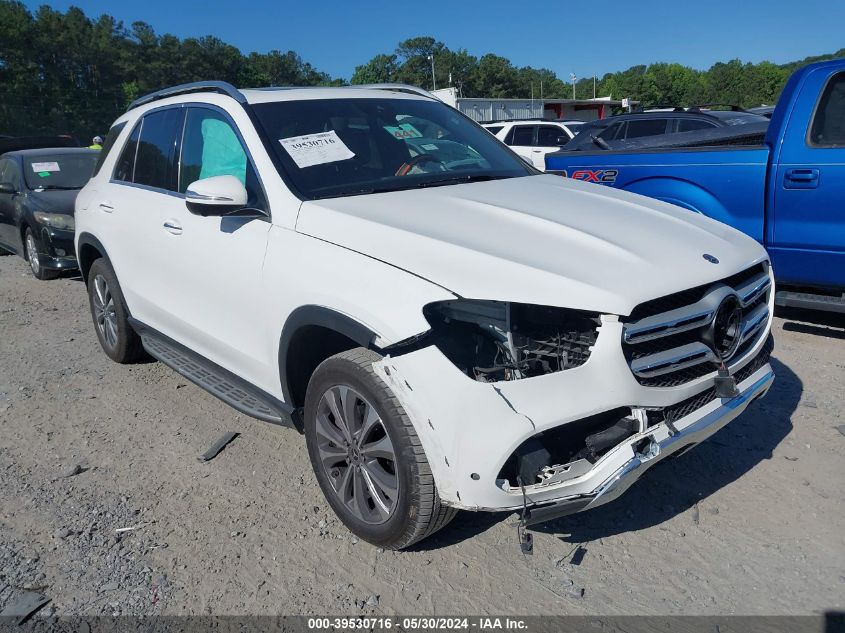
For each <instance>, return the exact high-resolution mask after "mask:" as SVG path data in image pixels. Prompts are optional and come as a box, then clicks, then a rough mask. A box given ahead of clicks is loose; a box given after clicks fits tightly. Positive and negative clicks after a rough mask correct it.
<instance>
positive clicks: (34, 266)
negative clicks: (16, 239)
mask: <svg viewBox="0 0 845 633" xmlns="http://www.w3.org/2000/svg"><path fill="white" fill-rule="evenodd" d="M23 245H24V251H25V252H26V261H28V262H29V269H30V270H31V271H32V274H33V275H35V278H36V279H40V280H42V281H45V280H47V279H54V278H55V277H57V276H58V273H57V272H56V271H55V270H50V269H48V268H44V267H43V266H42V265H41V258H40V257H39V255H38V250H39V245H38V240H36V239H35V235H34V234H33V232H32V229H30V228H27V229H26V233H24V238H23Z"/></svg>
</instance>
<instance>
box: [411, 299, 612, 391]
mask: <svg viewBox="0 0 845 633" xmlns="http://www.w3.org/2000/svg"><path fill="white" fill-rule="evenodd" d="M423 314H424V315H425V318H426V320H427V321H428V322H429V324H430V325H431V330H429V331H428V332H426V333H425V334H424V335H422V336H421V337H419V338H418V339H416V340H415V341H413V343H411V344H412V345H413V348H414V349H419V348H420V347H425V346H428V345H435V346H436V347H437V348H438V349H439V350H440V351H441V352H442V353H443V354H444V355H445V356H446V357H447V358H448V359H449V360H450V361H452V363H453V364H454V365H455V366H456V367H458V368H459V369H460V370H461V371H463V372H464V373H465V374H467V375H468V376H469V377H471V378H474V379H475V380H478V381H481V382H497V381H500V380H519V379H521V378H530V377H532V376H541V375H543V374H550V373H553V372H558V371H564V370H566V369H572V368H574V367H580V366H581V365H583V364H584V363H586V362H587V359H588V358H589V357H590V352H591V349H592V346H593V345H594V344H595V342H596V336H597V329H598V326H599V325H600V323H601V321H600V319H599V315H598V314H596V313H592V312H582V311H580V310H570V309H567V308H555V307H552V306H538V305H531V304H525V303H506V302H502V301H476V300H468V299H458V300H455V301H440V302H437V303H431V304H429V305H427V306H425V308H423ZM396 347H397V348H402V347H403V346H402V345H401V344H399V345H397V346H396ZM406 349H407V348H406ZM397 351H399V350H397Z"/></svg>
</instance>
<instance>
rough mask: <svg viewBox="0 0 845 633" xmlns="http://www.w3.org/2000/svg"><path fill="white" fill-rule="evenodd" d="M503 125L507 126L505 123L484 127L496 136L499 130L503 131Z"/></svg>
mask: <svg viewBox="0 0 845 633" xmlns="http://www.w3.org/2000/svg"><path fill="white" fill-rule="evenodd" d="M503 127H505V126H504V125H490V126H488V127H486V128H484V129H485V130H487V131H488V132H490V134H492V135H493V136H496V134H498V133H499V132H501V131H502V128H503Z"/></svg>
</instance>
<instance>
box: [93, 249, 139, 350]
mask: <svg viewBox="0 0 845 633" xmlns="http://www.w3.org/2000/svg"><path fill="white" fill-rule="evenodd" d="M88 303H89V305H90V307H91V317H92V318H93V320H94V329H95V330H96V332H97V338H98V339H99V340H100V345H101V346H102V348H103V351H104V352H105V353H106V355H107V356H108V357H109V358H111V359H112V360H113V361H115V362H117V363H131V362H132V361H135V360H138V359H139V358H142V357H143V355H144V348H143V347H142V346H141V338H140V337H139V336H138V334H137V333H136V332H135V330H133V329H132V326H131V325H129V310H128V309H127V308H126V301H125V300H124V299H123V292H121V290H120V284H118V283H117V277H116V276H115V274H114V270H112V267H111V265H110V264H109V263H108V262H107V261H106V260H105V259H98V260H96V261H95V262H94V263H93V264H92V265H91V270H90V271H88Z"/></svg>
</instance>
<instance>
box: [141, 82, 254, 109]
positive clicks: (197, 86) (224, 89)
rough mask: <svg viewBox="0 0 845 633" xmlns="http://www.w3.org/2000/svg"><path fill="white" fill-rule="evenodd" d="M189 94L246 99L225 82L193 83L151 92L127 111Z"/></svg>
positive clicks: (237, 99)
mask: <svg viewBox="0 0 845 633" xmlns="http://www.w3.org/2000/svg"><path fill="white" fill-rule="evenodd" d="M191 92H216V93H219V94H224V95H228V96H230V97H232V99H234V100H235V101H237V102H238V103H246V97H244V96H243V94H241V92H240V90H238V89H237V88H235V87H234V86H233V85H232V84H230V83H227V82H225V81H195V82H193V83H189V84H179V85H178V86H171V87H170V88H164V89H162V90H157V91H156V92H151V93H150V94H148V95H144V96H143V97H139V98H137V99H135V101H133V102H132V103H130V104H129V107H128V108H127V109H128V110H132V109H133V108H137V107H138V106H142V105H144V104H147V103H152V102H153V101H158V100H159V99H166V98H167V97H175V96H176V95H184V94H189V93H191Z"/></svg>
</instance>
